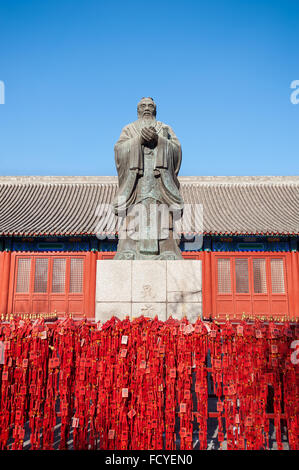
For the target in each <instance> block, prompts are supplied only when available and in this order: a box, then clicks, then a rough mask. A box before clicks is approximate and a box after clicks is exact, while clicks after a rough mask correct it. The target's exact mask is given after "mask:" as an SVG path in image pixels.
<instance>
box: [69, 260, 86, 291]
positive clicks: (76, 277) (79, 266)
mask: <svg viewBox="0 0 299 470" xmlns="http://www.w3.org/2000/svg"><path fill="white" fill-rule="evenodd" d="M82 291H83V259H82V258H71V273H70V292H73V293H75V292H77V293H80V292H82Z"/></svg>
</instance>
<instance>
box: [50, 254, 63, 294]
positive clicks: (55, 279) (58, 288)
mask: <svg viewBox="0 0 299 470" xmlns="http://www.w3.org/2000/svg"><path fill="white" fill-rule="evenodd" d="M65 266H66V259H65V258H54V259H53V273H52V292H54V293H57V294H59V293H60V294H61V293H64V292H65Z"/></svg>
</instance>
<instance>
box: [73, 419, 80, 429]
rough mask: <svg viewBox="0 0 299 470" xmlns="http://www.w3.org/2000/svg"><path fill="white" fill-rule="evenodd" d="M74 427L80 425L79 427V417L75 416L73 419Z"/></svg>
mask: <svg viewBox="0 0 299 470" xmlns="http://www.w3.org/2000/svg"><path fill="white" fill-rule="evenodd" d="M72 427H73V428H78V427H79V418H75V417H73V419H72Z"/></svg>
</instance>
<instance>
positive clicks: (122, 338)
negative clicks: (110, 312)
mask: <svg viewBox="0 0 299 470" xmlns="http://www.w3.org/2000/svg"><path fill="white" fill-rule="evenodd" d="M121 344H128V337H127V336H125V335H123V336H122V337H121Z"/></svg>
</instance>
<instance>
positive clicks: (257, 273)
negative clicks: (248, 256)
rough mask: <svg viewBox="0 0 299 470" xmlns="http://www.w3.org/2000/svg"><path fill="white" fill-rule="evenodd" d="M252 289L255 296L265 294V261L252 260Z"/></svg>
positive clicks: (262, 259)
mask: <svg viewBox="0 0 299 470" xmlns="http://www.w3.org/2000/svg"><path fill="white" fill-rule="evenodd" d="M252 266H253V289H254V293H255V294H267V275H266V260H265V259H264V258H261V259H255V258H254V259H253V260H252Z"/></svg>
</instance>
